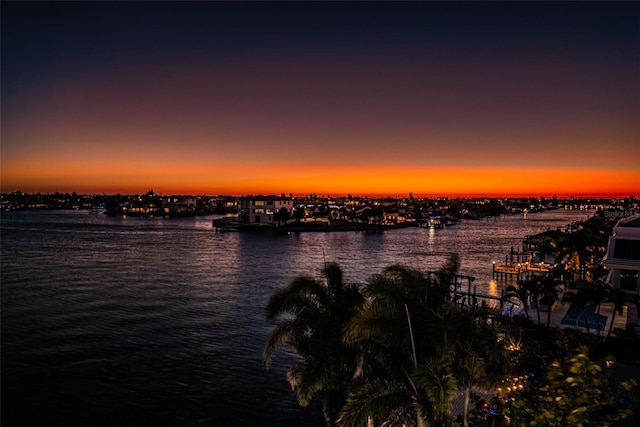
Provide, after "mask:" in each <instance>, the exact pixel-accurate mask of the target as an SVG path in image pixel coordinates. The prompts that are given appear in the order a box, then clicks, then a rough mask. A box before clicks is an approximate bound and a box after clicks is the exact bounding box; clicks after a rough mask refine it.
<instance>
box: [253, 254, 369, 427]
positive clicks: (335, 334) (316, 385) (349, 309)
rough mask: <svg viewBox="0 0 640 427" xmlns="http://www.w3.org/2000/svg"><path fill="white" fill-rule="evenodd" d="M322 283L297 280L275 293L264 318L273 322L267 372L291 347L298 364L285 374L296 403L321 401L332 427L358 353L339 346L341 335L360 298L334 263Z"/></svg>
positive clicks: (299, 277)
mask: <svg viewBox="0 0 640 427" xmlns="http://www.w3.org/2000/svg"><path fill="white" fill-rule="evenodd" d="M322 272H323V275H324V277H325V278H326V281H319V280H316V279H313V278H311V277H307V276H298V277H296V278H295V279H293V281H292V282H291V283H290V284H289V285H288V286H286V287H284V288H282V289H280V290H278V291H276V292H275V293H274V294H273V295H272V296H271V298H270V299H269V302H268V304H267V308H266V317H267V320H268V321H270V322H277V321H279V323H278V324H277V326H276V328H275V329H274V330H273V332H272V333H271V335H270V337H269V339H268V341H267V343H266V345H265V349H264V360H265V363H266V365H267V367H269V366H270V364H271V361H272V360H273V357H274V355H275V353H276V352H277V350H278V349H280V348H281V347H283V346H285V345H286V346H289V347H291V348H292V349H293V350H294V351H295V352H296V353H297V354H298V356H299V360H298V362H297V363H296V364H294V365H293V366H292V367H291V368H290V369H289V371H288V373H287V379H288V381H289V383H290V384H291V387H292V388H293V389H294V390H295V393H296V396H297V398H298V403H299V404H300V405H301V406H307V405H308V404H309V403H310V402H311V400H312V398H313V396H314V395H316V394H318V395H319V396H320V398H321V400H322V406H323V413H324V417H325V421H326V423H327V426H334V425H335V422H336V419H337V417H338V413H339V411H340V409H341V408H342V406H343V405H344V402H345V399H346V396H347V393H348V391H349V386H350V383H351V379H352V377H353V375H354V372H355V371H356V369H357V365H358V360H359V359H358V353H357V351H356V350H355V349H354V348H353V347H351V346H349V345H347V344H345V343H343V342H342V338H341V335H342V329H343V328H344V326H345V325H346V324H347V322H348V321H349V320H350V319H351V317H352V315H353V313H354V312H355V309H356V307H358V306H359V305H360V304H361V303H362V302H363V301H364V297H363V295H362V293H361V292H360V289H359V288H358V287H357V286H356V285H346V284H345V283H343V280H342V270H341V269H340V267H339V266H338V265H337V264H335V263H330V264H327V265H326V266H325V267H324V269H323V271H322Z"/></svg>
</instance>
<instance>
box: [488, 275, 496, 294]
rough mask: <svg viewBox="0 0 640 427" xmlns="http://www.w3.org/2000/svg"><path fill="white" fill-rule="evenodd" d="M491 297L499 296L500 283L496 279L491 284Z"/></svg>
mask: <svg viewBox="0 0 640 427" xmlns="http://www.w3.org/2000/svg"><path fill="white" fill-rule="evenodd" d="M489 295H493V296H496V297H497V296H498V282H496V281H495V279H494V280H491V281H490V282H489Z"/></svg>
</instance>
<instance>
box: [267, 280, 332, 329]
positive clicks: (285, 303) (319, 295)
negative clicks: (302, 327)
mask: <svg viewBox="0 0 640 427" xmlns="http://www.w3.org/2000/svg"><path fill="white" fill-rule="evenodd" d="M328 301H329V299H328V295H327V289H326V287H325V286H324V285H323V284H322V283H320V282H318V281H317V280H315V279H313V278H311V277H307V276H298V277H296V278H295V279H293V280H292V281H291V283H289V285H287V286H286V287H284V288H282V289H278V290H277V291H276V292H275V293H274V294H273V295H271V297H270V298H269V302H268V303H267V307H266V318H267V320H268V321H270V322H273V321H275V320H277V319H278V317H280V316H281V315H283V314H293V315H295V314H297V313H299V312H300V311H302V310H304V309H305V308H307V307H310V306H314V305H316V306H317V305H324V304H327V303H328Z"/></svg>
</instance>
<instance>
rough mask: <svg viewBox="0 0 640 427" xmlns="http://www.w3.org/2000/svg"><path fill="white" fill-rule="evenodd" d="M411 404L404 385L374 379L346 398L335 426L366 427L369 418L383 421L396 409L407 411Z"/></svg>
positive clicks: (409, 395)
mask: <svg viewBox="0 0 640 427" xmlns="http://www.w3.org/2000/svg"><path fill="white" fill-rule="evenodd" d="M411 404H412V399H411V394H410V393H409V391H408V390H407V388H406V387H405V385H404V384H402V383H399V382H396V381H391V380H383V379H375V380H372V381H370V382H367V383H365V384H364V385H363V386H362V387H360V388H359V389H357V390H355V391H354V392H352V393H351V394H350V395H349V397H347V402H346V404H345V406H344V407H343V409H342V411H341V412H340V417H339V418H338V421H337V424H338V426H340V427H355V426H366V425H367V420H368V418H369V417H372V418H374V419H385V418H387V417H388V416H389V415H391V414H392V413H394V412H396V411H397V410H398V408H404V410H405V411H406V410H408V409H409V408H410V407H411Z"/></svg>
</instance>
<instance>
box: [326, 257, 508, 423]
mask: <svg viewBox="0 0 640 427" xmlns="http://www.w3.org/2000/svg"><path fill="white" fill-rule="evenodd" d="M457 267H458V258H457V256H455V255H454V256H452V257H451V258H450V259H449V261H448V262H447V263H446V264H445V265H444V266H443V267H442V268H441V269H440V270H439V271H438V272H437V273H436V274H435V275H433V276H429V278H426V277H425V276H424V275H423V274H422V273H420V272H418V271H416V270H413V269H409V268H406V267H401V266H392V267H389V268H387V269H386V270H385V271H384V273H383V274H381V275H377V276H374V277H373V278H372V280H370V282H369V283H368V286H367V288H366V290H365V292H366V295H367V297H368V298H367V302H366V303H365V304H364V305H363V306H362V307H361V308H360V309H359V310H358V311H357V313H356V314H355V316H354V318H353V319H352V321H351V322H350V323H349V324H348V325H347V327H346V328H345V333H344V339H345V341H346V342H348V343H350V344H353V345H357V346H358V348H360V349H361V351H362V355H363V365H362V367H363V369H362V373H361V374H362V375H361V378H360V381H361V387H359V388H355V389H354V391H353V392H352V394H351V395H350V397H349V398H348V400H347V404H346V405H345V408H344V410H343V411H342V414H341V417H340V419H339V422H338V424H339V425H341V426H356V425H363V423H364V422H365V421H366V420H367V417H370V416H373V417H375V418H377V419H378V420H379V421H384V422H386V423H390V424H392V425H396V423H397V424H399V425H400V424H406V425H417V426H427V425H437V426H446V425H450V424H452V423H453V419H452V417H451V413H450V410H451V403H452V400H453V398H454V397H455V395H456V393H457V391H458V390H463V391H464V392H465V396H466V397H467V405H468V401H469V399H468V398H469V397H470V390H471V387H472V386H473V385H478V384H485V381H486V380H488V378H489V377H490V376H491V373H493V372H496V373H497V372H498V371H500V369H501V368H504V367H505V366H508V363H505V359H506V349H505V346H504V343H502V342H499V340H498V339H497V337H498V334H497V331H496V330H495V328H494V327H492V326H491V325H490V323H489V322H487V319H486V318H487V315H488V314H489V313H488V310H487V309H483V308H479V307H470V308H468V309H465V310H459V309H457V308H456V307H455V306H454V305H453V304H451V303H450V302H448V301H447V297H446V294H447V292H448V289H449V286H450V283H451V281H452V280H453V278H454V277H455V273H456V272H457ZM499 368H500V369H499ZM464 418H465V419H466V418H467V417H466V414H465V417H464Z"/></svg>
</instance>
